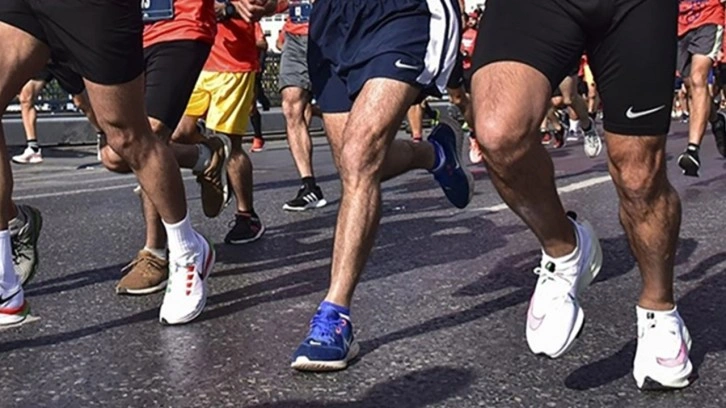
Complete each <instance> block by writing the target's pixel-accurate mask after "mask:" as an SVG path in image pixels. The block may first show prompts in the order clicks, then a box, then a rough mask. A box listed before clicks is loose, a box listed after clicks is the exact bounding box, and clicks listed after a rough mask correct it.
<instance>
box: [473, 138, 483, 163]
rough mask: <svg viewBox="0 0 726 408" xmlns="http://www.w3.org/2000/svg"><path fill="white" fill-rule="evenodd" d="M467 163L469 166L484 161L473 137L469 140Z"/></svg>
mask: <svg viewBox="0 0 726 408" xmlns="http://www.w3.org/2000/svg"><path fill="white" fill-rule="evenodd" d="M469 161H470V162H471V164H479V163H481V162H483V161H484V156H483V155H482V153H481V148H480V147H479V143H478V142H477V141H476V138H474V137H470V138H469Z"/></svg>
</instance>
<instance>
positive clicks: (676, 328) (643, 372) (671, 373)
mask: <svg viewBox="0 0 726 408" xmlns="http://www.w3.org/2000/svg"><path fill="white" fill-rule="evenodd" d="M635 309H636V314H637V316H638V347H637V348H636V350H635V360H634V361H633V377H634V378H635V383H636V384H637V385H638V388H640V389H641V390H664V389H675V388H684V387H687V386H688V385H689V384H690V383H691V382H692V380H693V376H692V374H693V365H692V364H691V360H690V359H689V358H688V353H689V351H690V350H691V335H690V334H689V333H688V329H687V328H686V325H685V324H684V323H683V319H681V316H680V315H679V314H678V310H676V309H673V310H670V311H665V312H662V311H650V310H646V309H643V308H641V307H637V306H636V308H635Z"/></svg>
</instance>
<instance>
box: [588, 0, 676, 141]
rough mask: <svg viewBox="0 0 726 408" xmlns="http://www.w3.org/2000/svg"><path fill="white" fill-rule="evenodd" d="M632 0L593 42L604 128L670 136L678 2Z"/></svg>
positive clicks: (591, 49)
mask: <svg viewBox="0 0 726 408" xmlns="http://www.w3.org/2000/svg"><path fill="white" fill-rule="evenodd" d="M624 3H627V2H624ZM630 3H631V4H632V7H630V8H628V9H627V10H621V12H620V13H616V14H615V15H616V18H615V19H614V21H613V23H612V26H611V29H610V30H609V31H608V32H607V33H606V34H605V35H604V36H603V37H602V38H599V39H597V40H594V41H592V42H590V43H588V56H589V59H590V68H591V69H592V71H593V74H594V75H595V80H596V81H597V84H598V91H599V92H600V96H601V98H602V101H603V108H604V119H603V124H604V128H605V131H607V132H611V133H616V134H621V135H665V134H667V133H668V129H669V126H670V111H671V106H672V103H673V91H672V86H673V78H674V73H675V65H676V47H674V44H675V43H676V20H677V14H678V8H677V2H676V1H675V0H668V1H665V2H664V1H663V0H642V1H630ZM633 38H637V39H638V41H633Z"/></svg>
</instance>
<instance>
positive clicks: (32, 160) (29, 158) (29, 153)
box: [12, 147, 43, 164]
mask: <svg viewBox="0 0 726 408" xmlns="http://www.w3.org/2000/svg"><path fill="white" fill-rule="evenodd" d="M12 160H13V162H15V163H18V164H39V163H43V156H42V155H41V153H40V149H38V150H37V151H36V150H33V148H32V147H26V148H25V150H23V153H21V154H19V155H17V156H13V159H12Z"/></svg>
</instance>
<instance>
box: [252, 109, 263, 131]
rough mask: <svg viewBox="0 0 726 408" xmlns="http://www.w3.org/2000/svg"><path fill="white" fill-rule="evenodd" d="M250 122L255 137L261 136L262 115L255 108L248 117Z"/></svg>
mask: <svg viewBox="0 0 726 408" xmlns="http://www.w3.org/2000/svg"><path fill="white" fill-rule="evenodd" d="M250 122H252V129H253V130H254V131H255V137H260V138H261V137H262V115H260V111H258V110H257V109H255V113H253V114H252V116H251V117H250Z"/></svg>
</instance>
